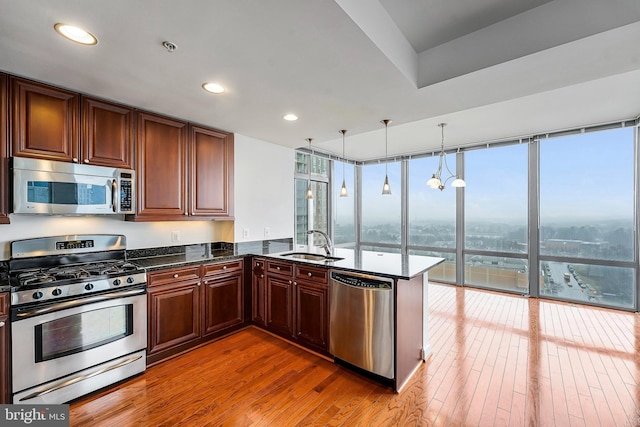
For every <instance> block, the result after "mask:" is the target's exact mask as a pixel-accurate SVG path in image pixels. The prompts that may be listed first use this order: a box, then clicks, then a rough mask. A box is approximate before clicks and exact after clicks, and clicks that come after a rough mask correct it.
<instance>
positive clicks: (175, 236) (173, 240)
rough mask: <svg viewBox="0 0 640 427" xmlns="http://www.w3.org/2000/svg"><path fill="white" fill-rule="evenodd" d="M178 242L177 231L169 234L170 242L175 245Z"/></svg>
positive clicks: (178, 234)
mask: <svg viewBox="0 0 640 427" xmlns="http://www.w3.org/2000/svg"><path fill="white" fill-rule="evenodd" d="M179 241H180V232H179V231H172V232H171V242H173V243H177V242H179Z"/></svg>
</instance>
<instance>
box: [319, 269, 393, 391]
mask: <svg viewBox="0 0 640 427" xmlns="http://www.w3.org/2000/svg"><path fill="white" fill-rule="evenodd" d="M330 277H331V281H330V283H329V292H330V298H329V301H330V314H329V319H330V323H329V351H330V353H331V354H333V355H334V356H335V357H336V358H337V359H339V360H342V361H345V362H347V363H349V364H351V365H354V366H357V367H358V368H361V369H364V370H365V371H369V372H372V373H374V374H376V375H380V376H382V377H384V378H388V379H393V378H394V313H393V286H394V280H393V279H388V278H385V277H377V276H370V275H366V274H358V273H348V272H344V271H338V270H332V271H331V276H330Z"/></svg>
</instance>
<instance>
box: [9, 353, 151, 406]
mask: <svg viewBox="0 0 640 427" xmlns="http://www.w3.org/2000/svg"><path fill="white" fill-rule="evenodd" d="M141 357H142V356H141V355H138V356H134V357H130V358H129V359H126V360H122V361H120V362H118V363H116V364H114V365H110V366H105V367H104V368H100V369H98V370H95V371H93V372H89V373H87V374H84V375H78V376H77V377H74V378H71V379H69V380H66V381H64V382H61V383H57V384H54V385H53V386H51V387H49V388H47V389H45V390H42V391H36V392H35V393H31V394H30V395H28V396H24V397H23V398H21V399H20V402H23V401H25V400H29V399H33V398H34V397H39V396H42V395H43V394H48V393H51V392H54V391H56V390H60V389H61V388H65V387H69V386H70V385H73V384H75V383H77V382H80V381H83V380H86V379H89V378H91V377H95V376H96V375H100V374H104V373H105V372H109V371H112V370H114V369H118V368H121V367H123V366H126V365H128V364H129V363H133V362H135V361H136V360H138V359H140V358H141Z"/></svg>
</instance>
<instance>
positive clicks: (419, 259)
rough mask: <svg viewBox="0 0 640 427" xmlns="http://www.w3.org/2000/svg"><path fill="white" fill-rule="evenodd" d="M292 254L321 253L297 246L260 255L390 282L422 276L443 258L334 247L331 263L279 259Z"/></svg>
mask: <svg viewBox="0 0 640 427" xmlns="http://www.w3.org/2000/svg"><path fill="white" fill-rule="evenodd" d="M292 252H305V253H318V254H324V252H323V251H322V250H321V249H320V248H315V247H312V248H309V247H307V246H298V247H297V248H296V249H294V250H292V251H285V252H279V253H274V254H266V255H262V256H263V257H266V258H276V259H281V260H287V261H292V262H295V263H299V264H308V265H317V266H319V267H326V268H332V269H336V270H344V271H351V272H355V273H365V274H371V275H376V276H384V277H391V278H394V279H406V280H408V279H412V278H413V277H415V276H417V275H419V274H423V273H424V272H426V271H428V270H430V269H431V268H433V267H435V266H436V265H438V264H440V263H442V262H444V258H436V257H429V256H422V255H401V254H392V253H388V252H376V251H365V250H356V249H347V248H335V249H334V251H333V256H334V257H337V258H341V259H338V260H335V261H313V260H304V259H295V258H291V257H287V256H283V255H285V254H288V253H292Z"/></svg>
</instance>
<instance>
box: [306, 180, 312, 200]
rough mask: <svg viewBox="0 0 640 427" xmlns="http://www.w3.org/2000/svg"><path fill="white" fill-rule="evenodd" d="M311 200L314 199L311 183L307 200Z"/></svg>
mask: <svg viewBox="0 0 640 427" xmlns="http://www.w3.org/2000/svg"><path fill="white" fill-rule="evenodd" d="M311 199H313V191H311V183H309V186H308V187H307V200H311Z"/></svg>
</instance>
